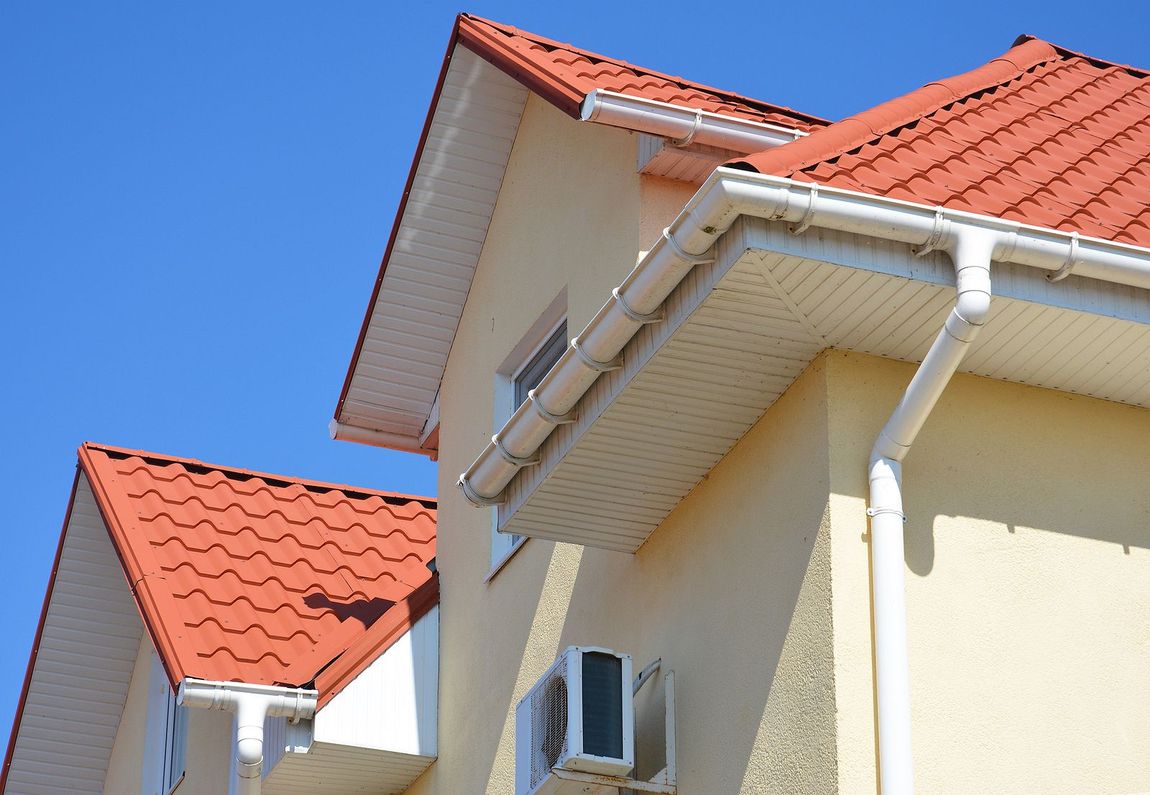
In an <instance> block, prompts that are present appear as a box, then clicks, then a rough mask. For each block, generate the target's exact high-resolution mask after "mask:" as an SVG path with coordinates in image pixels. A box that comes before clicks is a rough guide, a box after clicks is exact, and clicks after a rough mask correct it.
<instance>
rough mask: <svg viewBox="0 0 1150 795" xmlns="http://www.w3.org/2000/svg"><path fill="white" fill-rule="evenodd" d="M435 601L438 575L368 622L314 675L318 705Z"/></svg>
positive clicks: (403, 631) (437, 598)
mask: <svg viewBox="0 0 1150 795" xmlns="http://www.w3.org/2000/svg"><path fill="white" fill-rule="evenodd" d="M437 604H439V575H438V574H432V576H431V579H429V580H428V581H427V582H425V583H423V585H421V586H419V587H418V588H416V589H415V590H414V591H412V592H411V593H410V594H409V595H408V596H407V598H406V599H404V600H403V601H401V602H398V603H397V604H395V605H392V607H391V608H390V609H388V610H387V612H385V613H384V614H383V615H382V616H380V617H379V619H378V620H377V621H376V622H375V623H374V624H372V625H371V626H370V627H369V628H368V629H367V631H366V632H365V633H364V635H363V637H362V638H360V639H359V640H358V641H356V642H355V643H354V644H353V645H352V646H351V647H350V648H348V650H347V651H345V652H344V653H343V654H341V655H340V656H339V657H338V658H337V659H336V660H335V661H334V662H332V664H331V665H329V666H328V667H327V668H325V669H324V670H323V671H322V672H321V673H320V674H319V676H317V677H316V680H315V686H316V689H317V690H319V693H320V695H319V706H320V707H323V706H324V705H325V704H327V702H329V701H331V699H332V698H334V697H335V696H336V695H338V694H339V693H340V691H342V690H343V689H344V688H345V687H347V686H348V685H349V684H351V682H352V681H353V680H354V679H355V678H356V677H357V676H359V675H360V674H361V673H363V671H364V670H365V669H366V668H367V667H368V666H369V665H371V664H372V663H373V662H375V661H376V660H377V659H378V658H379V656H380V655H381V654H383V653H384V652H385V651H387V650H388V649H389V648H391V646H392V644H394V643H395V642H396V641H397V640H399V639H400V638H401V637H403V635H404V634H405V633H406V632H408V630H410V629H411V628H412V627H413V626H414V625H415V623H416V622H417V621H419V619H421V618H423V617H424V616H425V615H427V613H428V612H430V610H431V608H433V607H435V606H436V605H437Z"/></svg>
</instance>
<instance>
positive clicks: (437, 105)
mask: <svg viewBox="0 0 1150 795" xmlns="http://www.w3.org/2000/svg"><path fill="white" fill-rule="evenodd" d="M597 90H602V91H609V92H613V93H616V94H623V95H627V97H629V98H634V99H637V100H642V101H654V102H659V103H664V104H670V105H676V106H679V107H681V108H682V109H684V110H689V111H694V110H701V111H705V112H713V113H717V114H721V115H724V116H727V117H730V118H734V119H738V120H740V122H742V121H750V122H753V123H762V124H770V125H772V126H774V127H783V128H786V129H788V130H796V131H799V132H804V131H807V130H810V129H817V128H819V127H822V126H824V125H825V124H827V123H828V122H826V121H825V120H823V119H820V118H818V117H816V116H811V115H809V114H805V113H799V112H797V111H794V110H791V109H789V108H784V107H782V106H778V105H771V104H769V103H765V102H760V101H758V100H754V99H750V98H748V97H743V96H740V95H739V94H736V93H733V92H729V91H724V90H722V89H717V88H711V87H709V86H704V85H701V84H699V83H694V82H691V81H688V80H684V79H682V78H679V77H672V76H670V75H665V74H662V73H659V72H655V71H653V70H650V69H644V68H642V67H638V66H634V65H631V64H628V63H626V62H624V61H619V60H616V59H613V58H608V57H606V56H603V55H598V54H596V53H592V52H589V51H587V50H582V49H579V48H577V47H573V46H571V45H568V44H561V43H559V42H556V41H552V40H551V39H547V38H544V37H542V36H537V35H535V34H532V33H527V32H525V31H521V30H518V29H516V28H512V27H509V26H507V25H501V24H499V23H497V22H492V21H490V20H486V19H481V18H479V17H475V16H471V15H469V14H461V15H459V17H458V18H457V19H456V21H455V26H454V28H453V29H452V33H451V38H450V40H449V42H448V47H447V53H446V54H445V56H444V60H443V66H442V69H441V71H440V74H439V81H438V83H437V84H436V88H435V93H434V95H433V97H432V100H431V107H430V108H429V110H428V113H427V118H426V120H425V122H424V127H423V131H422V134H421V135H420V140H419V143H418V145H417V146H416V151H415V157H414V159H413V161H412V166H411V170H410V172H409V173H408V178H407V183H406V185H405V186H404V189H403V195H402V197H401V199H400V204H399V209H398V211H397V213H396V217H395V221H394V224H393V226H392V230H391V235H390V237H389V239H388V242H387V247H386V249H385V250H384V254H383V260H382V262H381V264H380V267H379V274H378V276H377V277H376V280H375V284H374V286H373V288H372V292H371V297H370V299H369V300H368V304H367V309H366V312H365V314H364V319H363V323H362V325H361V326H360V331H359V336H358V338H357V340H356V343H355V349H354V351H353V352H352V356H351V362H350V364H349V366H348V370H347V375H346V377H345V378H344V382H343V387H342V389H341V390H340V395H339V400H338V402H337V404H336V407H335V411H334V412H333V420H332V426H331V430H332V435H333V436H334V437H335V438H337V439H348V440H351V441H359V442H365V443H368V444H375V445H379V446H383V447H390V448H393V449H398V450H406V451H412V452H421V453H425V454H428V455H431V456H432V457H434V456H435V455H436V450H437V447H438V441H437V437H436V428H437V424H436V416H437V413H436V408H435V407H436V403H435V401H436V397H437V395H438V391H439V385H440V381H441V379H442V377H443V371H444V368H445V366H446V362H447V356H448V352H449V351H450V348H451V344H452V342H453V340H454V338H455V332H456V329H457V327H458V323H459V318H460V316H461V314H462V312H463V305H464V303H465V302H466V300H467V295H468V291H469V290H470V287H471V278H472V276H473V274H474V270H475V267H476V264H477V263H478V261H479V256H480V253H481V251H482V248H483V244H484V241H485V239H486V236H487V229H488V225H489V224H490V221H491V216H492V213H493V212H494V208H495V202H496V199H497V198H498V195H499V190H500V187H501V185H502V181H503V175H504V172H505V169H506V167H507V162H508V158H509V157H510V154H511V148H512V146H513V144H514V141H515V136H516V133H517V131H518V128H519V122H520V119H521V116H522V112H523V108H524V106H525V104H526V101H527V97H528V94H529V93H530V92H535V93H536V94H538V95H539V96H541V97H543V98H544V99H545V100H546V101H548V102H550V103H551V104H553V105H555V106H556V107H557V108H559V109H560V110H562V111H563V112H564V113H566V114H567V115H569V116H571V117H573V118H575V119H579V118H580V105H581V103H582V102H583V101H584V99H586V97H587V96H588V95H589V94H591V93H592V92H594V91H597ZM592 123H593V122H592ZM796 134H797V133H796Z"/></svg>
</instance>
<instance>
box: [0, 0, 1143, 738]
mask: <svg viewBox="0 0 1150 795" xmlns="http://www.w3.org/2000/svg"><path fill="white" fill-rule="evenodd" d="M459 10H460V7H459V6H457V5H455V4H448V3H443V2H408V3H383V2H339V3H326V2H310V3H304V2H286V1H285V0H277V1H276V2H248V1H246V0H245V2H242V3H236V2H208V1H205V0H199V1H198V2H195V3H156V2H147V3H145V2H106V3H95V2H83V1H82V0H75V1H74V2H69V3H64V2H53V1H51V0H6V2H4V3H3V4H2V5H0V75H2V77H0V153H2V154H0V157H2V160H0V269H2V272H3V274H4V280H3V285H4V287H3V290H0V346H2V351H0V352H2V356H3V358H2V361H3V367H4V376H5V377H4V379H3V380H2V381H0V383H2V384H3V388H2V389H0V416H2V417H5V418H6V420H5V423H6V426H5V428H4V430H3V431H2V432H0V438H2V439H3V441H4V443H5V445H4V446H5V449H4V454H3V455H2V456H0V489H2V490H3V505H4V510H3V512H2V514H0V534H2V541H3V546H2V549H3V553H2V554H3V560H4V563H5V565H4V572H3V576H2V577H0V628H2V630H3V638H4V643H3V650H2V651H0V749H2V748H3V747H4V745H5V744H6V738H7V733H8V731H9V728H10V726H11V720H12V715H13V712H14V710H15V706H16V699H17V696H18V692H19V688H20V683H21V680H22V677H23V674H24V668H25V664H26V661H27V656H28V651H29V649H30V647H31V644H32V639H33V633H34V630H35V627H36V622H37V619H38V615H39V610H40V604H41V600H42V598H43V595H44V589H45V586H46V583H47V579H48V574H49V569H50V567H51V560H52V555H53V553H54V550H55V545H56V541H57V538H58V534H59V530H60V522H61V519H62V517H63V514H64V510H65V507H66V503H67V498H68V492H69V487H70V484H71V480H72V474H73V471H74V467H75V452H74V451H75V448H76V446H77V445H78V444H79V443H80V442H81V441H83V440H85V439H91V440H95V441H100V442H105V443H110V444H119V445H125V446H130V447H139V448H144V449H151V450H156V451H160V452H167V453H172V454H177V455H186V456H193V457H197V458H201V459H204V460H207V461H211V462H217V463H224V464H232V465H237V466H243V467H248V468H253V469H265V470H269V471H272V472H278V473H284V474H289V475H301V476H307V477H312V478H316V479H321V480H334V481H339V482H346V483H353V484H358V485H364V486H375V487H380V488H388V489H394V490H398V491H405V492H415V493H421V494H434V490H435V470H434V465H433V464H431V463H429V462H428V461H427V460H426V459H423V458H419V457H416V456H410V455H403V454H400V453H392V452H389V451H382V450H376V449H371V448H366V447H361V446H358V445H352V444H347V443H342V442H332V441H330V440H329V439H328V437H327V430H326V426H327V421H328V419H329V418H330V416H331V412H332V409H333V407H334V404H335V401H336V398H337V396H338V393H339V389H340V385H341V384H342V379H343V375H344V372H345V369H346V366H347V363H348V357H349V355H350V353H351V350H352V347H353V345H354V342H355V337H356V333H357V332H358V329H359V324H360V321H361V319H362V316H363V310H364V307H365V304H366V302H367V299H368V295H369V291H370V288H371V284H372V280H373V279H374V276H375V273H376V270H377V268H378V265H379V257H380V255H381V254H382V252H383V248H384V245H385V243H386V239H387V235H388V232H389V231H390V227H391V222H392V218H393V215H394V212H395V207H396V203H397V201H398V198H399V195H400V192H401V190H402V187H403V181H404V178H405V177H406V174H407V170H408V167H409V165H410V161H411V156H412V152H413V149H414V147H415V144H416V141H417V139H418V137H419V131H420V127H421V125H422V122H423V117H424V114H425V113H426V110H427V105H428V101H429V99H430V97H431V92H432V89H433V87H434V84H435V79H436V76H437V71H438V69H439V65H440V61H441V59H442V57H443V51H444V47H445V45H446V41H447V37H448V34H449V32H450V29H451V25H452V20H453V17H454V14H455V13H456V12H457V11H459ZM466 10H469V11H472V12H474V13H478V14H480V15H483V16H488V17H491V18H494V19H497V20H500V21H504V22H508V23H511V24H514V25H517V26H519V27H522V28H524V29H527V30H531V31H535V32H538V33H542V34H544V35H547V36H550V37H552V38H557V39H561V40H563V41H569V42H572V43H574V44H577V45H579V46H583V47H586V48H588V49H592V50H596V51H599V52H603V53H605V54H608V55H614V56H616V57H620V58H624V59H626V60H629V61H631V62H633V63H638V64H643V65H645V66H649V67H651V68H657V69H660V70H662V71H667V72H671V73H673V74H680V75H683V76H686V77H688V78H690V79H694V80H698V81H701V82H706V83H710V84H713V85H717V86H722V87H726V88H730V89H733V90H737V91H740V92H742V93H745V94H749V95H751V96H756V97H760V98H762V99H765V100H769V101H773V102H777V103H780V104H785V105H791V106H793V107H795V108H799V109H802V110H804V111H807V112H810V113H815V114H820V115H823V116H826V117H829V118H840V117H842V116H844V115H848V114H850V113H852V112H855V111H858V110H861V109H864V108H866V107H868V106H870V105H873V104H875V103H876V102H880V101H882V100H885V99H888V98H891V97H893V96H896V95H898V94H901V93H904V92H906V91H909V90H911V89H914V88H916V87H918V86H920V85H922V84H923V83H926V82H929V81H930V80H933V79H936V78H939V77H943V76H947V75H950V74H954V73H957V72H962V71H965V70H967V69H970V68H973V67H975V66H978V65H980V64H982V63H984V62H985V61H987V60H989V59H990V58H992V57H994V56H995V55H998V54H1000V53H1001V52H1003V51H1004V50H1005V49H1007V48H1008V47H1009V46H1010V44H1011V43H1012V42H1013V40H1014V38H1015V37H1016V36H1017V35H1018V34H1020V33H1032V34H1035V35H1038V36H1041V37H1044V38H1048V39H1050V40H1052V41H1054V42H1056V43H1059V44H1062V45H1064V46H1067V47H1070V48H1073V49H1077V50H1082V51H1086V52H1089V53H1091V54H1093V55H1097V56H1099V57H1103V58H1107V59H1111V60H1117V61H1121V62H1125V63H1134V64H1136V65H1140V66H1144V67H1150V44H1147V39H1146V32H1147V30H1150V3H1147V2H1146V0H1131V1H1130V2H1108V3H1081V2H1073V3H1072V2H1064V1H1063V0H1044V1H1042V2H1012V1H1009V0H1008V1H1007V2H1003V1H1002V0H999V1H998V2H955V3H925V2H921V1H919V2H906V3H885V4H884V3H867V2H858V0H851V2H841V1H840V0H835V1H834V2H812V1H811V0H806V1H805V2H794V3H771V4H764V3H761V2H739V1H738V0H734V1H729V2H726V3H724V4H723V5H722V6H714V5H708V4H702V5H700V4H697V3H691V4H683V5H682V6H681V7H680V6H677V5H676V4H675V3H673V2H672V3H666V2H664V3H658V4H655V3H651V4H643V5H642V6H640V5H638V4H635V5H628V4H624V3H619V2H609V3H605V2H580V3H565V4H552V3H541V2H538V1H536V2H476V3H474V4H473V5H472V6H470V7H469V8H467V9H466Z"/></svg>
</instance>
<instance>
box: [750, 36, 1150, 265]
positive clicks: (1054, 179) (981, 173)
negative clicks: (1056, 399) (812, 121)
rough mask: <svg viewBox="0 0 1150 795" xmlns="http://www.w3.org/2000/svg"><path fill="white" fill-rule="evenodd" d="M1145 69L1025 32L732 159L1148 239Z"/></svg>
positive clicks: (1149, 89)
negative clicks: (1005, 46) (847, 113)
mask: <svg viewBox="0 0 1150 795" xmlns="http://www.w3.org/2000/svg"><path fill="white" fill-rule="evenodd" d="M1148 78H1150V73H1147V72H1146V71H1143V70H1140V69H1135V68H1132V67H1129V66H1122V65H1119V64H1113V63H1107V62H1105V61H1100V60H1098V59H1096V58H1091V57H1088V56H1085V55H1082V54H1080V53H1076V52H1071V51H1069V50H1065V49H1062V48H1060V47H1056V46H1054V45H1052V44H1049V43H1047V42H1044V41H1040V40H1038V39H1034V38H1030V37H1022V38H1020V39H1019V41H1018V42H1017V43H1016V45H1015V46H1014V47H1013V48H1012V49H1010V50H1009V51H1008V52H1006V53H1005V54H1004V55H1002V56H1001V57H999V58H996V59H994V60H993V61H991V62H990V63H988V64H986V65H984V66H982V67H979V68H978V69H975V70H974V71H971V72H968V73H966V74H963V75H959V76H957V77H952V78H949V79H947V80H940V81H938V82H936V83H931V84H929V85H927V86H925V87H923V88H920V89H918V90H917V91H913V92H911V93H910V94H907V95H906V96H904V97H900V98H898V99H894V100H891V101H890V102H886V103H884V104H882V105H878V106H877V107H875V108H872V109H870V110H868V111H865V112H863V113H860V114H859V115H857V116H853V117H851V118H848V119H845V120H843V121H841V122H838V123H837V124H833V125H831V126H829V127H826V128H824V129H822V130H819V131H816V132H814V133H812V134H811V135H809V136H807V137H805V138H803V139H800V140H798V141H795V142H794V143H791V144H787V145H786V146H782V147H778V148H777V149H774V150H771V151H768V152H762V153H759V154H757V155H752V156H750V157H747V158H743V159H741V160H739V161H736V162H735V163H734V165H740V166H744V167H745V166H750V167H752V168H753V169H754V170H756V171H759V172H761V173H766V174H774V175H776V176H786V177H791V178H793V179H798V180H804V181H809V182H818V183H820V184H826V185H834V186H837V187H842V188H847V189H851V190H856V191H861V192H864V193H872V194H881V195H885V196H891V197H894V198H898V199H905V200H908V201H912V202H917V203H921V204H929V205H942V206H945V207H950V208H954V209H957V210H966V211H969V212H973V213H979V214H983V215H992V216H999V217H1003V218H1008V219H1011V220H1016V221H1022V222H1025V223H1028V224H1033V225H1036V226H1044V227H1049V228H1054V229H1061V230H1064V231H1077V232H1080V233H1082V234H1085V235H1091V236H1094V237H1100V238H1104V239H1108V240H1116V241H1121V242H1125V243H1132V244H1135V245H1140V246H1150V79H1148Z"/></svg>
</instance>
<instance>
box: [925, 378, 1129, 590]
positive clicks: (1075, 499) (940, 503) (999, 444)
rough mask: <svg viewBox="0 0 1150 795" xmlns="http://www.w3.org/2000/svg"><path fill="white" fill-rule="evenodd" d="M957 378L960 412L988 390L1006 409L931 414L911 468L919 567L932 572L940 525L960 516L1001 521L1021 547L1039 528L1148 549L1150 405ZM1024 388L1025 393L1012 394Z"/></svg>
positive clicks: (961, 520) (953, 398) (955, 399)
mask: <svg viewBox="0 0 1150 795" xmlns="http://www.w3.org/2000/svg"><path fill="white" fill-rule="evenodd" d="M954 386H956V387H957V389H955V390H954V392H953V393H952V394H951V395H949V396H948V397H949V398H950V399H949V400H948V401H947V405H946V406H945V407H944V408H949V409H950V410H951V412H952V413H954V414H957V413H958V412H959V411H962V412H963V414H974V413H975V411H977V410H978V407H979V404H980V403H981V402H985V401H986V399H987V397H988V395H987V393H989V397H990V398H991V399H993V398H994V397H998V398H1001V399H1003V400H1002V401H1001V402H1003V403H1005V404H1006V408H1005V409H1001V408H1000V410H999V411H998V412H996V413H993V414H992V413H989V412H985V411H983V412H979V414H980V415H981V416H980V421H979V422H978V423H972V424H969V425H964V424H963V423H960V422H954V421H953V420H952V421H951V422H946V418H945V417H944V418H943V421H942V422H936V423H931V422H930V421H928V423H927V425H926V427H925V428H924V430H923V434H922V439H921V440H920V443H919V444H918V445H916V447H915V450H914V451H913V452H912V453H911V456H910V457H908V461H907V465H906V468H905V475H904V490H905V492H904V493H905V503H906V511H907V517H908V521H907V525H906V531H905V532H906V563H907V566H908V567H909V568H910V570H911V571H912V572H914V573H915V574H917V575H919V576H920V577H925V576H927V575H929V574H930V573H931V571H932V570H933V568H934V563H935V554H936V541H937V538H936V535H937V533H939V532H946V528H947V527H950V528H952V529H953V528H954V527H955V526H956V524H957V525H963V526H973V525H975V524H980V523H985V522H993V523H995V524H998V525H1000V526H1001V527H1000V528H999V529H998V530H997V532H998V533H999V534H1001V535H1002V536H1004V537H1009V538H1011V539H1012V540H1013V541H1015V542H1017V543H1018V544H1020V545H1021V544H1024V543H1026V542H1027V539H1028V538H1029V537H1030V533H1029V532H1028V529H1030V528H1033V529H1034V530H1040V531H1042V532H1046V533H1058V534H1062V535H1069V536H1075V537H1078V538H1083V539H1089V540H1093V541H1098V542H1101V543H1103V544H1108V545H1113V547H1114V551H1115V553H1116V554H1118V555H1129V554H1130V550H1131V548H1133V547H1138V548H1142V549H1150V471H1148V470H1147V469H1146V468H1145V466H1144V463H1143V462H1144V461H1145V460H1146V458H1147V456H1150V412H1147V411H1146V410H1145V409H1134V408H1132V407H1128V406H1119V405H1116V404H1106V403H1104V402H1102V401H1097V400H1091V399H1088V398H1077V397H1069V396H1067V395H1063V394H1060V393H1056V392H1051V391H1047V390H1038V389H1027V388H1024V387H1019V386H1017V385H1013V384H1006V383H1002V382H996V381H991V380H990V379H986V378H977V377H973V376H968V377H965V378H962V379H960V381H959V382H958V383H956V384H955V385H954ZM1022 390H1025V392H1026V393H1027V394H1026V397H1027V398H1028V399H1027V400H1019V399H1017V398H1019V397H1021V395H1010V394H1009V393H1011V392H1019V391H1022ZM1003 393H1006V394H1003ZM1010 397H1014V398H1016V400H1014V401H1013V402H1012V401H1010V400H1009V398H1010ZM964 407H969V408H965V410H964ZM940 408H942V407H940ZM1024 412H1025V413H1028V414H1037V415H1038V416H1039V417H1041V420H1039V421H1035V420H1033V419H1030V420H1029V421H1028V418H1026V417H1023V416H1021V415H1022V414H1023V413H1024ZM959 426H962V427H959ZM971 428H973V432H971V430H970V429H971ZM1086 428H1089V429H1090V430H1089V431H1087V430H1085V429H1086ZM920 448H921V449H920ZM984 531H985V529H984ZM990 532H995V530H990Z"/></svg>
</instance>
